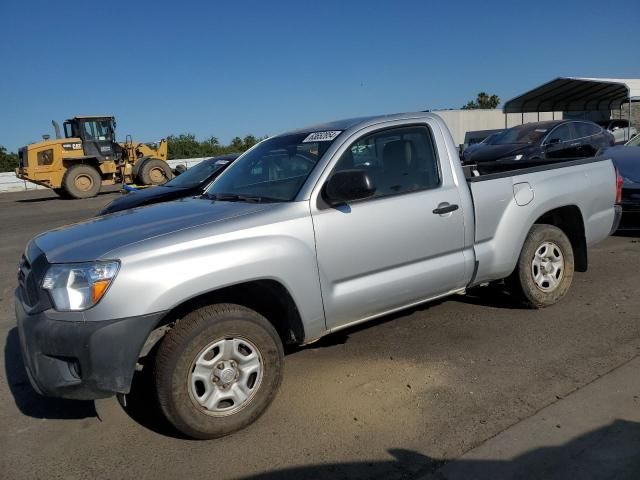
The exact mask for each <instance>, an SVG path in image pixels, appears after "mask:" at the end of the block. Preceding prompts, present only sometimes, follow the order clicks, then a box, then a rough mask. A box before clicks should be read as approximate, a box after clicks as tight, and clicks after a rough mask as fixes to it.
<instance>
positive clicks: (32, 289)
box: [18, 255, 40, 307]
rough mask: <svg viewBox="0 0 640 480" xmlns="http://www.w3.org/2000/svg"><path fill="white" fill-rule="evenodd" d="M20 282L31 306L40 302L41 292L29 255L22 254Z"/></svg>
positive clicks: (19, 272) (19, 271)
mask: <svg viewBox="0 0 640 480" xmlns="http://www.w3.org/2000/svg"><path fill="white" fill-rule="evenodd" d="M18 284H19V285H20V288H21V289H22V294H23V298H24V301H25V303H26V304H27V305H29V306H30V307H32V306H34V305H35V304H36V303H38V299H39V297H40V293H39V292H38V284H37V283H36V280H35V279H34V275H33V274H32V269H31V264H30V263H29V260H27V257H25V256H24V255H22V258H21V259H20V268H19V269H18Z"/></svg>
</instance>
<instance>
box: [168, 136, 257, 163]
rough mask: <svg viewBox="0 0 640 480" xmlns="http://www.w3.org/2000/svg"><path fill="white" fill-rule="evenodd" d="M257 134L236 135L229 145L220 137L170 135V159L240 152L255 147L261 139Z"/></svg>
mask: <svg viewBox="0 0 640 480" xmlns="http://www.w3.org/2000/svg"><path fill="white" fill-rule="evenodd" d="M261 140H262V138H258V137H256V136H255V135H246V136H245V137H244V138H240V137H234V138H233V139H232V140H231V142H230V143H229V144H228V145H223V144H222V143H220V140H219V139H218V137H215V136H211V137H209V138H207V139H206V140H202V141H198V140H197V139H196V136H195V135H193V134H192V133H181V134H180V135H169V136H168V137H167V142H168V148H169V160H173V159H176V158H196V157H215V156H216V155H222V154H225V153H232V152H238V153H242V152H244V151H245V150H248V149H249V148H251V147H253V146H254V145H255V144H256V143H258V142H259V141H261Z"/></svg>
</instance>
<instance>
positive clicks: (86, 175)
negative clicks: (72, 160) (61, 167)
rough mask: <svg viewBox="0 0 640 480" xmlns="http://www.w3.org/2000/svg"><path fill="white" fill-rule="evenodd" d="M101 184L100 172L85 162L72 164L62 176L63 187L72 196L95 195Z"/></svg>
mask: <svg viewBox="0 0 640 480" xmlns="http://www.w3.org/2000/svg"><path fill="white" fill-rule="evenodd" d="M101 184H102V178H101V177H100V173H99V172H98V171H97V170H96V169H95V168H94V167H92V166H90V165H84V164H78V165H72V166H71V167H69V168H68V169H67V171H66V172H65V174H64V177H63V178H62V189H63V190H64V193H65V195H68V196H69V197H71V198H91V197H95V196H96V195H98V192H99V191H100V185H101ZM61 196H62V195H61ZM63 198H64V197H63Z"/></svg>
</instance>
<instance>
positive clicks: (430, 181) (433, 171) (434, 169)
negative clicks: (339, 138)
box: [334, 126, 440, 198]
mask: <svg viewBox="0 0 640 480" xmlns="http://www.w3.org/2000/svg"><path fill="white" fill-rule="evenodd" d="M437 158H438V157H437V155H436V150H435V145H434V143H433V137H432V135H431V131H430V130H429V128H428V127H426V126H412V127H402V128H394V129H389V130H384V131H382V132H376V133H373V134H370V135H366V136H364V137H362V138H360V139H359V140H357V141H356V142H354V143H353V144H351V146H350V147H349V149H347V151H345V152H344V153H343V155H342V157H340V160H339V161H338V163H337V165H336V167H335V169H334V172H337V171H341V170H352V169H357V170H366V171H367V173H368V174H369V177H370V178H371V180H372V181H373V185H374V186H375V188H376V192H375V194H374V195H373V198H376V197H385V196H388V195H397V194H402V193H410V192H415V191H419V190H425V189H429V188H435V187H437V186H439V185H440V170H439V167H438V160H437Z"/></svg>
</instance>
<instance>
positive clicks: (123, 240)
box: [34, 198, 277, 263]
mask: <svg viewBox="0 0 640 480" xmlns="http://www.w3.org/2000/svg"><path fill="white" fill-rule="evenodd" d="M275 205H277V204H276V203H270V204H255V203H245V202H223V201H214V200H205V199H199V198H188V199H183V200H178V201H175V202H170V203H160V204H157V205H150V206H148V207H141V208H134V209H132V210H125V211H122V212H117V213H113V214H110V215H105V216H102V217H96V218H93V219H91V220H87V221H85V222H81V223H76V224H73V225H68V226H66V227H62V228H58V229H55V230H51V231H49V232H45V233H43V234H40V235H39V236H37V237H36V238H35V239H34V241H35V243H36V245H37V246H38V247H39V248H40V249H41V250H42V251H43V252H44V253H45V255H46V257H47V259H48V260H49V262H51V263H68V262H87V261H92V260H98V259H101V258H105V255H107V254H108V253H109V252H110V251H112V250H114V249H116V248H120V247H124V246H126V245H130V244H133V243H136V242H139V241H142V240H148V239H150V238H152V237H157V236H160V235H166V234H170V233H173V232H177V231H179V230H184V229H187V228H195V227H198V226H201V225H205V224H210V223H214V222H221V221H224V220H228V219H231V218H236V217H239V216H243V215H248V214H251V213H255V212H258V211H261V210H264V209H267V208H273V207H274V206H275Z"/></svg>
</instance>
